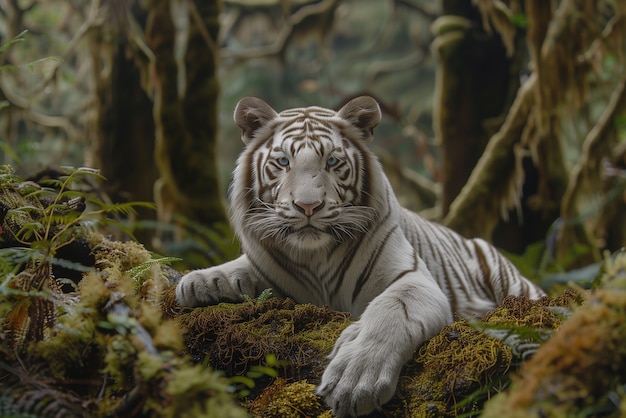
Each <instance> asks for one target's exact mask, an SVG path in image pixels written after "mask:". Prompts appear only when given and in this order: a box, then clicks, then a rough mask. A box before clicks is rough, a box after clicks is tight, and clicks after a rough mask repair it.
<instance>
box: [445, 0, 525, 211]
mask: <svg viewBox="0 0 626 418" xmlns="http://www.w3.org/2000/svg"><path fill="white" fill-rule="evenodd" d="M442 12H443V16H442V17H440V18H439V22H438V24H437V23H436V27H438V28H439V33H436V35H437V39H436V40H435V42H434V48H433V50H434V52H435V54H436V56H437V58H438V59H439V67H438V72H437V86H436V91H435V115H434V120H435V131H436V135H437V139H438V141H439V143H440V144H441V151H442V196H441V212H442V216H445V215H446V214H447V213H448V211H449V208H450V204H451V203H452V202H453V201H454V199H455V198H456V197H457V195H458V194H459V192H460V191H461V189H462V188H463V186H464V185H465V183H466V182H467V179H468V178H469V176H470V174H471V172H472V170H473V169H474V166H475V165H476V162H477V161H478V159H479V158H480V156H481V155H482V154H483V151H484V149H485V147H486V145H487V142H488V140H489V137H490V135H491V132H489V130H488V127H487V126H486V125H487V124H486V122H487V121H488V120H489V119H491V118H494V117H497V116H499V115H501V114H502V113H503V111H504V110H505V107H506V105H507V101H508V99H509V91H510V88H509V85H510V84H511V82H515V80H512V78H511V70H510V67H511V59H510V57H507V54H506V50H505V47H504V45H503V44H502V42H501V40H500V38H499V36H497V35H496V34H495V33H493V34H487V33H485V32H484V30H482V29H481V28H482V24H481V21H482V19H481V16H480V13H479V12H478V10H477V9H476V8H475V7H473V5H472V3H471V2H470V1H467V0H444V1H443V10H442Z"/></svg>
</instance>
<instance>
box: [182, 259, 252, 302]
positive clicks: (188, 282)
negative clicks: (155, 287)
mask: <svg viewBox="0 0 626 418" xmlns="http://www.w3.org/2000/svg"><path fill="white" fill-rule="evenodd" d="M241 299H243V295H241V292H240V291H239V289H236V288H234V287H233V285H232V283H231V282H230V280H229V278H228V277H227V276H226V274H225V273H224V272H223V271H221V270H220V269H219V268H208V269H204V270H196V271H192V272H191V273H188V274H186V275H184V276H183V278H182V279H180V282H179V283H178V285H177V286H176V300H177V301H178V303H179V304H180V305H182V306H191V307H195V306H208V305H215V304H217V303H219V302H220V301H222V300H230V301H233V302H236V301H240V300H241Z"/></svg>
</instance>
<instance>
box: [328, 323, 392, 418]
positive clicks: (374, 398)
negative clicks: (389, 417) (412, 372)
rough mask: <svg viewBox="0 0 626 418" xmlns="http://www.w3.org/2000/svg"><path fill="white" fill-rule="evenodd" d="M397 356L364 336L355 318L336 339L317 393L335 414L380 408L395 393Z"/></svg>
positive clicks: (344, 415) (355, 412) (364, 411)
mask: <svg viewBox="0 0 626 418" xmlns="http://www.w3.org/2000/svg"><path fill="white" fill-rule="evenodd" d="M377 341H378V342H380V341H381V340H380V339H377ZM383 345H384V344H383ZM401 357H402V356H399V355H398V353H394V352H393V350H391V351H390V350H389V347H384V346H382V345H380V344H379V343H377V342H375V341H371V340H370V341H368V340H367V339H366V338H364V337H363V333H362V332H361V324H360V323H359V322H356V323H354V324H352V325H350V326H349V327H348V328H346V329H345V330H344V332H343V333H342V334H341V336H340V337H339V339H338V340H337V343H336V345H335V348H334V349H333V352H332V353H331V355H330V358H331V361H330V363H329V364H328V366H327V367H326V370H325V371H324V375H323V376H322V382H321V383H320V386H319V388H318V389H317V393H318V395H320V396H323V397H324V399H325V401H326V403H327V404H328V406H329V407H330V408H332V410H333V414H334V415H335V416H337V417H346V416H358V415H365V414H368V413H370V412H372V411H374V410H375V409H380V407H381V406H382V405H383V404H385V403H386V402H387V401H389V400H390V399H391V398H392V397H393V395H394V393H395V390H396V384H397V381H398V376H399V375H400V370H401V369H402V365H403V359H402V358H401Z"/></svg>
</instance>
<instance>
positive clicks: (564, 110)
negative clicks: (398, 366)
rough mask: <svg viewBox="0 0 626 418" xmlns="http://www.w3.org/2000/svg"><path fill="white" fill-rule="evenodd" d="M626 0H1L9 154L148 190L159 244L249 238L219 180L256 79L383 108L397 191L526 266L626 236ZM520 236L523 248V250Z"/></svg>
mask: <svg viewBox="0 0 626 418" xmlns="http://www.w3.org/2000/svg"><path fill="white" fill-rule="evenodd" d="M625 15H626V2H624V1H622V0H558V1H557V0H222V1H207V0H143V1H130V0H72V1H67V0H57V1H51V0H50V1H46V0H40V1H34V0H33V1H26V0H0V44H1V45H2V50H1V52H0V67H1V68H2V70H1V72H0V141H1V142H0V145H1V147H2V148H1V154H2V155H1V158H2V162H3V163H5V164H10V165H11V166H13V167H14V168H15V170H16V172H17V173H18V174H20V175H21V176H23V177H25V178H30V179H34V180H38V179H41V178H46V177H49V176H52V177H54V176H55V175H56V174H55V173H58V168H59V167H60V166H88V167H93V168H97V169H100V170H101V173H102V174H103V175H104V176H105V177H106V178H107V179H108V181H106V182H102V183H95V182H94V183H90V184H89V185H88V187H89V189H90V191H91V192H93V193H95V194H96V195H97V196H98V198H100V199H103V200H110V201H112V202H129V201H148V202H155V206H156V210H154V211H152V210H148V209H141V208H140V209H138V212H137V214H136V216H134V217H132V219H128V223H129V225H130V226H131V227H132V228H133V229H134V235H135V236H136V237H137V239H138V240H139V241H140V242H142V243H143V244H145V245H146V246H147V247H148V248H150V249H153V250H155V251H157V252H160V253H162V254H167V255H178V256H180V257H182V258H183V259H184V260H185V262H186V266H187V267H198V266H206V265H207V264H210V263H218V262H221V261H223V260H224V259H225V258H230V257H232V256H234V254H235V252H236V251H237V249H236V246H235V244H234V241H233V239H232V235H231V232H230V231H229V229H228V226H227V219H226V215H225V213H226V212H225V203H224V202H225V193H226V189H227V184H228V181H229V176H230V172H231V171H232V169H233V166H234V161H235V158H236V155H237V154H238V152H239V151H240V150H241V147H242V143H241V141H240V139H239V138H240V133H239V132H238V130H237V129H236V126H235V125H234V123H233V122H232V110H233V109H234V106H235V103H236V102H237V101H238V100H239V99H240V98H241V97H243V96H247V95H254V96H259V97H262V98H263V99H265V100H266V101H267V102H269V103H270V104H271V105H272V106H273V107H274V108H275V109H277V110H282V109H284V108H287V107H296V106H307V105H321V106H325V107H333V108H338V107H339V106H341V105H342V104H343V103H345V102H346V101H348V100H349V99H350V98H352V97H354V96H357V95H361V94H368V95H371V96H373V97H375V98H376V99H377V100H378V101H379V102H380V104H381V108H382V110H383V113H384V115H383V123H382V124H381V126H380V127H379V128H378V130H377V134H376V140H375V143H374V145H373V146H374V148H375V151H376V153H377V154H378V155H379V156H380V157H381V160H382V161H383V164H384V165H385V168H386V171H387V173H388V175H389V177H390V178H391V180H392V183H393V184H394V188H395V190H396V192H397V194H398V195H399V198H400V200H401V202H402V204H404V205H405V206H407V207H409V208H411V209H413V210H416V211H419V212H421V213H422V214H423V215H424V216H426V217H428V218H429V219H433V220H436V221H438V222H442V223H444V224H446V225H448V226H450V227H451V228H453V229H455V230H457V231H458V232H460V233H462V234H463V235H466V236H481V237H484V238H486V239H488V240H490V241H492V242H494V243H495V244H496V245H497V246H498V247H500V248H502V249H504V250H506V251H507V252H509V253H510V255H511V257H513V258H514V259H515V260H516V261H517V262H518V265H520V266H521V268H522V269H523V271H524V273H525V274H526V275H528V276H530V277H533V276H534V277H536V276H538V275H541V274H544V273H546V272H554V271H558V270H564V269H572V268H576V267H582V266H585V265H589V264H593V263H596V262H598V261H599V260H600V258H601V252H602V251H603V250H610V251H615V250H617V249H619V248H620V247H622V246H624V243H625V240H626V211H625V210H624V209H625V205H626V92H625V82H626V67H625V65H626V60H625V58H626V19H625ZM515 254H517V255H518V256H516V255H515Z"/></svg>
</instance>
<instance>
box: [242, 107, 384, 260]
mask: <svg viewBox="0 0 626 418" xmlns="http://www.w3.org/2000/svg"><path fill="white" fill-rule="evenodd" d="M380 118H381V113H380V108H379V106H378V103H376V101H375V100H374V99H373V98H371V97H358V98H356V99H353V100H352V101H350V102H349V103H347V104H346V105H345V106H343V107H342V108H341V109H340V110H339V111H334V110H330V109H325V108H320V107H307V108H298V109H289V110H285V111H283V112H280V113H278V112H276V111H275V110H274V109H272V107H271V106H270V105H268V104H267V103H266V102H264V101H263V100H261V99H259V98H256V97H246V98H243V99H241V100H240V101H239V103H238V104H237V106H236V109H235V114H234V119H235V122H236V123H237V125H238V126H239V127H240V128H241V130H242V140H243V142H244V144H245V149H244V150H243V152H242V153H241V155H240V156H239V158H238V160H237V167H236V169H235V172H234V174H233V182H232V184H231V189H230V211H231V218H232V221H233V226H234V228H235V231H236V232H237V234H238V236H239V237H240V238H241V239H242V241H243V244H244V246H246V243H247V244H248V245H249V244H250V243H260V244H262V245H265V246H270V247H279V248H286V247H288V248H290V249H291V250H297V251H308V250H319V249H326V250H331V249H332V248H334V246H335V245H337V244H339V243H342V242H345V241H346V240H355V239H358V237H360V236H361V235H362V233H364V232H366V231H367V230H368V228H369V227H370V226H371V225H372V223H373V222H375V219H376V217H377V216H379V211H378V210H377V208H376V202H377V201H379V200H381V198H380V197H379V196H377V192H374V189H377V188H378V189H380V184H379V183H380V180H379V179H378V176H376V175H374V173H376V172H378V171H379V168H380V167H379V165H378V162H377V160H376V158H375V157H374V156H373V154H372V153H371V152H370V151H369V149H368V147H367V143H368V142H370V141H371V140H372V138H373V129H374V128H375V127H376V126H377V125H378V123H379V121H380Z"/></svg>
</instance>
